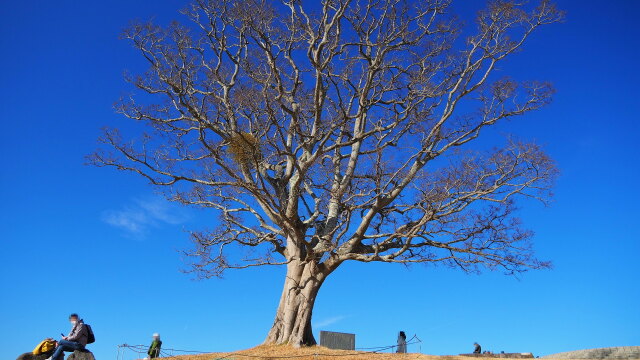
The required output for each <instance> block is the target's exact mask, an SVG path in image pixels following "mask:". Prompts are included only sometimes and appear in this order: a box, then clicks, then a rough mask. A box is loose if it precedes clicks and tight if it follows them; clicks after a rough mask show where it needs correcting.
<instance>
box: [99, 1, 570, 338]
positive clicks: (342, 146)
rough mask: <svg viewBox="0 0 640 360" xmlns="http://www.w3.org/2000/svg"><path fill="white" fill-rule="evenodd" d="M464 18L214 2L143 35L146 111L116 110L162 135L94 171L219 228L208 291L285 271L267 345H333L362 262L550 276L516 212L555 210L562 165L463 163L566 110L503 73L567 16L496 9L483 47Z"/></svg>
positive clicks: (112, 140)
mask: <svg viewBox="0 0 640 360" xmlns="http://www.w3.org/2000/svg"><path fill="white" fill-rule="evenodd" d="M449 2H450V1H448V0H421V1H402V0H360V1H356V0H353V1H352V0H323V1H321V2H319V3H314V2H304V3H303V1H300V0H283V1H282V2H273V1H267V0H197V1H195V2H194V3H193V4H191V5H190V6H189V7H188V8H187V9H186V10H184V14H185V15H186V16H188V18H189V19H190V20H191V22H189V23H188V25H181V24H178V23H173V24H171V25H170V26H168V27H159V26H156V25H154V24H152V23H138V24H134V25H132V26H131V27H130V28H129V29H127V30H126V31H125V34H124V37H125V38H126V39H129V40H130V41H131V42H132V43H133V45H134V46H135V48H136V49H138V50H139V51H140V53H141V54H142V56H143V57H144V58H145V59H146V60H147V61H148V63H149V70H148V72H146V73H144V74H142V75H139V76H133V77H131V78H130V79H129V80H130V81H131V82H132V83H133V84H134V85H135V87H136V88H137V89H139V90H142V93H143V94H148V95H145V96H141V97H133V96H132V97H129V98H126V99H123V101H122V102H121V103H120V104H119V106H118V108H117V109H118V111H119V112H120V113H122V114H124V115H125V116H126V117H128V118H131V119H135V120H138V121H140V122H143V123H145V124H146V125H147V126H148V129H149V130H148V132H145V133H144V134H143V135H142V136H141V138H140V139H139V140H137V141H130V140H125V139H122V136H121V135H120V134H119V132H118V131H117V130H113V129H111V130H106V131H105V134H104V137H103V138H102V139H101V140H102V141H103V142H104V143H105V144H107V145H108V146H106V149H102V150H99V151H97V152H96V153H95V154H93V155H92V156H91V160H92V162H93V163H95V164H97V165H99V166H113V167H116V168H117V169H119V170H128V171H132V172H135V173H138V174H140V175H142V176H144V177H145V178H147V179H148V180H149V181H150V183H151V184H153V185H157V186H160V187H164V188H165V189H166V194H167V196H168V197H169V198H170V199H171V200H174V201H178V202H181V203H183V204H185V205H195V206H199V207H207V208H212V209H214V210H216V211H217V212H218V213H219V214H220V221H219V223H218V224H217V226H216V227H212V228H211V229H208V230H205V231H199V232H193V233H192V238H193V240H194V243H195V247H194V248H193V250H191V251H189V252H187V253H188V255H190V256H192V257H193V262H192V263H191V264H192V266H193V271H195V272H196V273H197V274H198V275H199V276H200V277H203V278H207V277H213V276H221V275H222V274H223V272H224V271H225V270H227V269H244V268H249V267H254V266H265V265H285V266H286V268H287V275H286V278H285V281H284V289H283V292H282V297H281V299H280V304H279V306H278V309H277V312H276V316H275V321H274V323H273V326H272V328H271V330H270V331H269V334H268V336H267V339H266V343H291V344H295V345H302V344H315V339H314V337H313V334H312V331H311V315H312V310H313V305H314V302H315V299H316V296H317V295H318V291H319V289H320V287H321V285H322V284H323V283H324V281H325V280H326V279H327V277H328V276H329V275H330V274H331V273H332V272H333V271H334V270H336V269H337V268H338V267H339V266H340V265H341V264H342V263H343V262H345V261H348V260H355V261H361V262H371V261H381V262H389V263H403V264H409V263H433V264H445V265H449V266H452V267H457V268H460V269H462V270H464V271H471V272H475V271H479V270H480V269H482V268H488V269H502V270H504V271H506V272H507V273H517V272H521V271H526V270H528V269H539V268H544V267H547V266H548V265H549V264H548V263H546V262H542V261H538V260H537V259H536V258H535V257H534V256H533V254H532V250H531V246H530V239H531V237H532V233H531V232H530V231H527V230H524V229H522V228H521V225H520V222H519V221H518V220H517V218H515V217H514V210H515V208H514V202H513V201H514V199H516V198H518V197H529V198H534V199H539V200H541V201H543V202H545V201H547V200H548V199H549V197H550V192H549V191H550V187H551V184H552V181H553V179H554V177H555V174H556V169H555V165H554V163H553V161H552V160H551V159H549V157H547V156H546V155H545V154H544V153H543V151H542V150H541V149H540V148H539V147H538V146H536V145H534V144H530V143H524V142H521V141H516V140H512V139H508V140H507V141H506V145H505V146H504V147H503V148H501V149H495V150H491V151H484V150H482V151H481V150H475V151H474V150H473V148H471V147H469V145H466V146H462V145H465V144H468V143H471V142H472V141H473V140H475V139H477V138H478V137H479V136H480V134H481V132H482V131H483V130H484V129H485V128H488V127H491V126H492V125H494V124H496V123H499V122H502V121H503V120H506V119H509V118H514V117H517V116H519V115H522V114H525V113H528V112H529V111H531V110H536V109H539V108H540V107H542V106H543V105H545V104H547V103H548V102H549V101H550V98H551V94H552V92H553V91H552V88H551V86H550V85H549V84H547V83H541V82H523V83H519V82H516V81H514V80H510V79H509V78H496V77H495V75H492V72H493V71H494V70H495V69H496V66H498V64H499V63H500V62H501V61H502V60H503V59H505V58H506V57H507V56H509V55H510V54H512V53H514V52H515V51H517V50H519V49H520V48H521V46H522V44H523V43H524V42H525V40H526V39H527V38H528V37H529V36H530V35H531V34H532V32H533V31H534V30H535V29H536V28H538V27H539V26H541V25H545V24H549V23H553V22H557V21H559V20H561V18H562V12H561V11H559V10H557V9H556V7H555V6H554V5H553V4H552V3H550V2H549V1H546V0H542V1H541V2H540V3H539V4H537V5H536V6H530V5H526V4H525V5H522V4H516V3H514V2H511V1H492V2H490V3H489V4H488V6H487V8H486V10H483V11H481V12H479V13H478V16H477V19H476V26H475V30H473V34H472V35H466V34H467V33H468V32H469V31H470V29H468V28H466V27H463V26H461V23H460V22H459V21H457V20H456V18H455V17H454V16H452V15H450V14H449V12H448V11H449V5H450V4H449ZM475 148H476V149H478V147H475Z"/></svg>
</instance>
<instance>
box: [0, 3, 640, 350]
mask: <svg viewBox="0 0 640 360" xmlns="http://www.w3.org/2000/svg"><path fill="white" fill-rule="evenodd" d="M472 3H473V4H476V5H477V4H478V3H479V2H469V1H458V2H457V5H456V8H457V9H458V10H459V11H460V12H461V13H462V15H463V16H469V14H471V13H472V11H473V10H474V9H473V8H467V7H466V6H470V5H471V4H472ZM183 4H184V3H183V2H182V1H175V0H171V1H125V0H115V1H102V2H96V1H69V0H62V1H55V2H54V1H37V0H35V1H3V2H2V4H1V5H0V17H1V19H0V20H1V21H0V34H1V36H0V49H1V53H2V55H1V56H0V85H1V87H0V99H1V104H2V106H0V120H1V121H2V132H1V133H0V137H1V139H0V151H1V154H2V166H1V167H0V169H1V170H0V198H1V199H2V200H1V201H0V207H1V208H0V211H1V214H2V216H1V217H0V241H1V243H0V244H1V247H0V249H1V250H0V266H1V267H0V315H1V316H0V319H1V320H0V323H1V325H0V356H1V357H2V358H4V359H13V358H15V357H16V356H17V355H19V354H20V353H22V352H26V351H30V350H31V349H32V348H33V347H34V346H35V344H37V343H38V342H39V341H40V340H41V339H42V338H44V337H47V336H58V334H59V333H60V332H63V331H64V332H65V333H66V332H67V331H68V323H67V315H68V314H69V313H71V312H78V313H80V314H81V315H82V316H83V317H84V318H85V320H87V322H89V323H91V324H92V325H93V327H94V330H95V332H96V336H97V339H98V341H97V342H96V343H95V344H93V345H91V349H92V350H93V351H94V352H95V353H96V356H97V358H98V359H100V360H104V359H109V358H114V357H115V356H116V345H117V344H121V343H129V344H138V343H142V344H147V343H149V342H150V340H151V339H150V336H151V334H152V333H153V332H160V333H161V335H162V337H163V339H164V341H165V346H166V347H171V348H178V349H191V350H202V351H214V350H215V351H225V350H235V349H243V348H247V347H251V346H254V345H257V344H258V343H260V342H261V341H262V340H263V338H264V336H265V335H266V332H267V330H268V328H269V326H270V324H271V321H272V319H273V315H274V311H275V308H276V305H277V301H278V297H279V295H280V292H281V285H282V281H283V274H284V270H283V269H279V268H270V269H260V270H248V271H242V272H231V273H228V275H227V277H226V278H225V279H222V280H209V281H192V280H191V278H190V275H185V274H182V273H180V272H179V270H180V269H181V268H183V267H184V266H183V262H182V261H181V258H180V254H179V250H181V249H184V248H185V247H187V245H188V244H187V234H186V233H185V232H184V230H185V229H197V228H201V227H206V226H207V225H210V224H212V223H213V222H215V216H214V214H211V213H207V212H204V211H200V210H197V209H183V208H179V207H176V206H174V205H171V204H167V203H165V202H164V201H163V200H161V199H160V198H159V197H158V196H156V195H154V193H153V190H152V189H151V188H150V187H149V186H148V185H147V184H146V183H145V181H143V180H141V179H140V178H137V177H135V176H133V175H131V174H125V173H117V172H115V171H113V170H110V169H99V168H94V167H90V166H85V165H84V159H83V157H84V156H85V155H86V154H88V153H90V152H91V151H92V150H93V149H94V148H95V147H96V138H97V137H98V135H99V133H100V128H101V127H103V126H105V125H110V126H114V125H115V126H124V127H126V126H128V125H127V124H128V122H127V120H125V119H123V118H121V117H120V116H119V115H117V114H115V113H114V111H113V109H112V104H113V102H114V101H115V100H117V98H118V97H119V96H120V95H121V94H123V93H125V92H127V91H128V90H129V87H128V85H126V84H125V82H124V81H123V79H122V73H123V71H124V70H125V69H129V70H134V71H135V70H138V69H140V68H141V67H142V66H143V62H142V60H141V59H140V57H139V55H138V54H136V53H135V52H134V50H133V49H132V48H131V47H130V45H129V44H128V43H126V42H125V41H121V40H118V35H119V32H120V30H121V29H122V28H123V27H124V26H126V25H127V23H128V22H129V21H130V20H131V19H135V18H140V19H149V18H151V17H155V18H156V19H157V21H158V22H160V23H166V22H167V21H169V20H171V19H173V18H178V19H179V18H181V16H180V15H179V14H178V13H177V11H176V10H177V9H179V8H181V7H182V6H183ZM558 4H559V5H560V7H561V8H563V9H565V10H567V12H568V16H567V21H566V22H565V23H563V24H559V25H554V26H550V27H547V28H546V29H544V30H542V31H540V32H538V33H537V34H536V35H535V36H534V38H533V39H532V40H531V41H530V42H529V43H528V44H527V46H526V47H525V51H524V52H522V53H519V54H517V55H516V56H515V57H513V58H512V59H511V60H510V61H509V62H508V63H507V64H505V65H503V67H502V70H501V71H504V73H505V74H512V75H514V76H516V77H517V78H526V79H538V80H550V81H552V82H553V83H554V84H555V86H556V88H557V90H558V93H557V95H556V97H555V100H554V102H553V104H552V105H551V106H549V107H547V108H545V109H544V110H543V111H540V112H536V113H535V114H532V115H531V116H528V117H527V118H526V119H519V120H518V121H516V122H512V123H510V124H509V125H508V126H507V127H505V128H504V129H503V130H504V131H509V132H513V133H515V134H517V135H518V136H519V137H521V138H526V139H535V140H537V141H538V142H539V143H542V144H544V145H545V148H546V149H547V151H548V152H549V153H550V154H551V155H552V156H553V157H554V158H555V159H556V160H557V161H558V163H559V167H560V169H561V171H562V175H561V177H560V179H559V181H558V184H557V187H556V191H555V193H556V197H555V203H554V204H553V206H552V207H550V208H544V207H542V206H541V205H538V204H531V205H529V204H528V205H527V206H526V207H525V208H524V209H523V211H522V212H521V216H522V218H523V219H524V221H525V223H526V225H527V226H528V227H530V228H532V229H534V230H535V231H536V234H537V237H536V248H537V252H538V254H539V256H540V257H541V258H543V259H550V260H552V261H553V262H554V264H555V267H554V269H553V270H549V271H540V272H531V273H526V274H524V275H522V276H520V277H519V278H518V279H516V278H513V277H506V276H503V275H502V274H500V273H484V274H482V275H465V274H462V273H459V272H457V271H456V270H451V269H446V268H432V267H422V266H415V267H412V268H409V269H406V268H404V267H402V266H392V265H385V264H374V265H370V264H368V265H362V264H347V265H345V266H344V267H343V268H342V269H340V270H338V271H337V272H336V273H335V274H333V275H332V278H330V279H329V281H328V282H327V283H326V285H325V286H324V288H323V289H322V290H321V292H320V295H319V299H318V302H317V304H316V308H315V313H314V323H315V325H316V326H315V331H316V332H318V331H319V330H322V329H327V330H335V331H346V332H354V333H356V334H357V346H358V347H367V346H378V345H386V344H389V343H393V342H394V341H395V336H396V334H397V331H398V330H404V331H406V332H407V333H408V334H410V335H413V334H414V333H415V334H418V336H419V337H420V338H421V339H423V340H424V343H423V344H422V351H423V352H426V353H430V354H457V353H461V352H467V351H470V350H471V344H472V343H473V342H474V341H478V342H480V343H481V344H482V345H483V346H484V347H485V348H486V349H489V350H493V351H501V350H504V351H507V352H510V351H518V352H520V351H532V352H534V353H535V354H536V355H544V354H550V353H555V352H560V351H568V350H573V349H583V348H593V347H605V346H620V345H640V326H639V324H640V306H639V305H638V299H640V286H639V285H640V284H639V280H638V279H639V277H640V261H639V258H640V241H639V240H640V226H639V225H640V221H639V218H640V211H639V210H638V209H639V202H640V195H639V194H640V192H639V191H638V184H639V182H638V179H640V165H639V164H640V161H639V158H640V151H639V150H638V143H639V141H638V139H639V138H640V118H639V114H640V111H639V109H638V108H639V107H638V104H639V101H640V100H639V99H640V91H639V90H638V89H640V87H639V86H638V84H639V83H640V72H639V70H638V64H640V47H638V39H640V26H639V25H638V22H637V21H638V17H637V16H638V13H640V2H638V1H633V0H615V1H595V0H588V1H585V0H573V1H570V0H559V1H558ZM474 6H475V5H474ZM410 350H413V351H417V350H418V349H417V348H415V347H414V348H410ZM127 360H128V359H127Z"/></svg>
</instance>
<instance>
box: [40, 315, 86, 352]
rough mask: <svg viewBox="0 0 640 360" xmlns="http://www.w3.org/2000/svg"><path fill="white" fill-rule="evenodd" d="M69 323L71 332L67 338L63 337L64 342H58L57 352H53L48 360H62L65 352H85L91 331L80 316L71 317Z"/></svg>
mask: <svg viewBox="0 0 640 360" xmlns="http://www.w3.org/2000/svg"><path fill="white" fill-rule="evenodd" d="M69 322H70V323H71V326H72V328H71V332H70V333H69V335H67V336H63V337H62V340H60V341H58V346H57V347H56V351H54V352H53V355H51V357H50V358H48V359H47V360H61V359H62V357H64V352H65V351H67V352H71V351H76V350H83V349H84V347H85V346H87V339H88V338H89V331H88V330H87V327H86V326H85V325H84V321H82V319H80V318H79V317H78V314H71V315H69Z"/></svg>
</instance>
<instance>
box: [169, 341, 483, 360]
mask: <svg viewBox="0 0 640 360" xmlns="http://www.w3.org/2000/svg"><path fill="white" fill-rule="evenodd" d="M165 359H167V360H168V359H174V360H217V359H220V360H223V359H224V360H273V359H291V360H366V359H372V360H437V359H439V360H472V359H476V360H478V359H483V358H470V357H464V356H434V355H424V354H391V353H386V354H385V353H381V354H378V353H369V352H362V351H348V350H332V349H328V348H325V347H321V346H313V347H303V348H299V349H297V348H294V347H291V346H286V345H263V346H258V347H255V348H252V349H248V350H242V351H238V352H234V353H211V354H201V355H184V356H176V357H173V358H165ZM492 359H495V358H492Z"/></svg>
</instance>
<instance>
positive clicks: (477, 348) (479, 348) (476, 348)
mask: <svg viewBox="0 0 640 360" xmlns="http://www.w3.org/2000/svg"><path fill="white" fill-rule="evenodd" d="M473 346H474V349H473V353H474V354H482V346H480V344H478V343H477V342H474V343H473Z"/></svg>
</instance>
